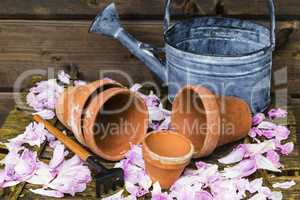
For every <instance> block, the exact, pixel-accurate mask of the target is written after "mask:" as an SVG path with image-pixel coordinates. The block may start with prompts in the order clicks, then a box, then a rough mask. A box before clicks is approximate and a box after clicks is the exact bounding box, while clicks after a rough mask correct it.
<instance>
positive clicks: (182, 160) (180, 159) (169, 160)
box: [143, 130, 194, 165]
mask: <svg viewBox="0 0 300 200" xmlns="http://www.w3.org/2000/svg"><path fill="white" fill-rule="evenodd" d="M154 134H172V135H176V136H178V137H180V138H182V139H183V140H185V141H186V142H188V143H189V144H190V151H189V152H188V153H186V154H185V155H183V156H177V157H167V156H161V155H159V154H157V153H154V152H153V151H152V150H151V149H150V147H149V146H148V144H147V143H146V140H147V138H148V137H150V136H152V135H154ZM143 147H144V149H145V151H146V152H147V153H148V155H149V157H150V159H153V160H156V161H159V162H160V163H161V164H166V165H182V164H186V163H188V162H189V161H190V160H191V158H192V156H193V154H194V145H193V143H192V142H191V141H190V140H189V139H188V138H187V137H185V136H183V135H182V134H179V133H177V132H175V131H170V130H161V131H152V132H150V133H148V134H147V135H146V137H145V138H144V141H143Z"/></svg>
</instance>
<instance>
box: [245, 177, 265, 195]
mask: <svg viewBox="0 0 300 200" xmlns="http://www.w3.org/2000/svg"><path fill="white" fill-rule="evenodd" d="M262 185H263V179H262V178H256V179H254V180H252V181H251V182H249V187H248V191H249V192H250V193H251V194H253V193H255V192H257V191H259V190H260V189H261V188H262Z"/></svg>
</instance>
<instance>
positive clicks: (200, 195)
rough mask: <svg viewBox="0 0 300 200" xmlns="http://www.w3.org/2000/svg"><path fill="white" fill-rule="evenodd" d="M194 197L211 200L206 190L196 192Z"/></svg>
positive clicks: (211, 197)
mask: <svg viewBox="0 0 300 200" xmlns="http://www.w3.org/2000/svg"><path fill="white" fill-rule="evenodd" d="M196 199H198V200H213V196H212V195H211V194H210V193H209V192H207V191H200V192H196Z"/></svg>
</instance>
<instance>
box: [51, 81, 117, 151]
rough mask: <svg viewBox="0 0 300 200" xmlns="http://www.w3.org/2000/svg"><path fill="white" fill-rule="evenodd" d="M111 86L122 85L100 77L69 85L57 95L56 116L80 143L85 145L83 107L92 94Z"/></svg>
mask: <svg viewBox="0 0 300 200" xmlns="http://www.w3.org/2000/svg"><path fill="white" fill-rule="evenodd" d="M113 87H122V85H121V84H119V83H117V82H115V81H113V80H110V79H102V80H97V81H94V82H92V83H89V84H87V85H82V86H76V87H69V88H67V89H65V91H64V93H63V94H62V95H61V96H60V97H59V99H58V103H57V105H56V114H57V117H58V119H59V121H61V122H62V124H64V125H65V126H66V127H67V128H69V129H71V130H72V131H73V133H74V135H75V137H76V139H77V140H78V141H79V142H80V143H81V144H83V145H86V142H85V140H84V136H83V133H82V117H83V114H84V111H85V109H86V108H87V107H88V104H89V102H90V101H91V99H92V98H93V97H94V96H96V95H97V94H98V93H100V92H102V91H105V90H107V89H109V88H113Z"/></svg>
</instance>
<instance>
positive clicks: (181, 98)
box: [171, 85, 251, 158]
mask: <svg viewBox="0 0 300 200" xmlns="http://www.w3.org/2000/svg"><path fill="white" fill-rule="evenodd" d="M171 121H172V127H173V128H175V129H176V130H177V131H178V132H179V133H180V134H183V135H185V136H186V137H188V138H189V139H190V140H191V141H192V142H193V144H194V147H195V153H194V156H193V157H195V158H199V157H204V156H207V155H209V154H211V153H212V152H213V151H214V150H215V148H216V147H217V146H220V145H223V144H227V143H230V142H233V141H237V140H239V139H241V138H243V137H245V136H246V135H247V134H248V132H249V130H250V128H251V112H250V108H249V106H248V104H247V103H246V102H245V101H243V100H241V99H239V98H236V97H229V96H225V97H218V96H216V95H214V94H213V93H212V92H211V91H209V90H208V89H207V88H205V87H201V86H191V85H188V86H186V87H184V88H182V89H181V90H180V91H179V92H178V93H177V95H176V97H175V99H174V101H173V105H172V115H171Z"/></svg>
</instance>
